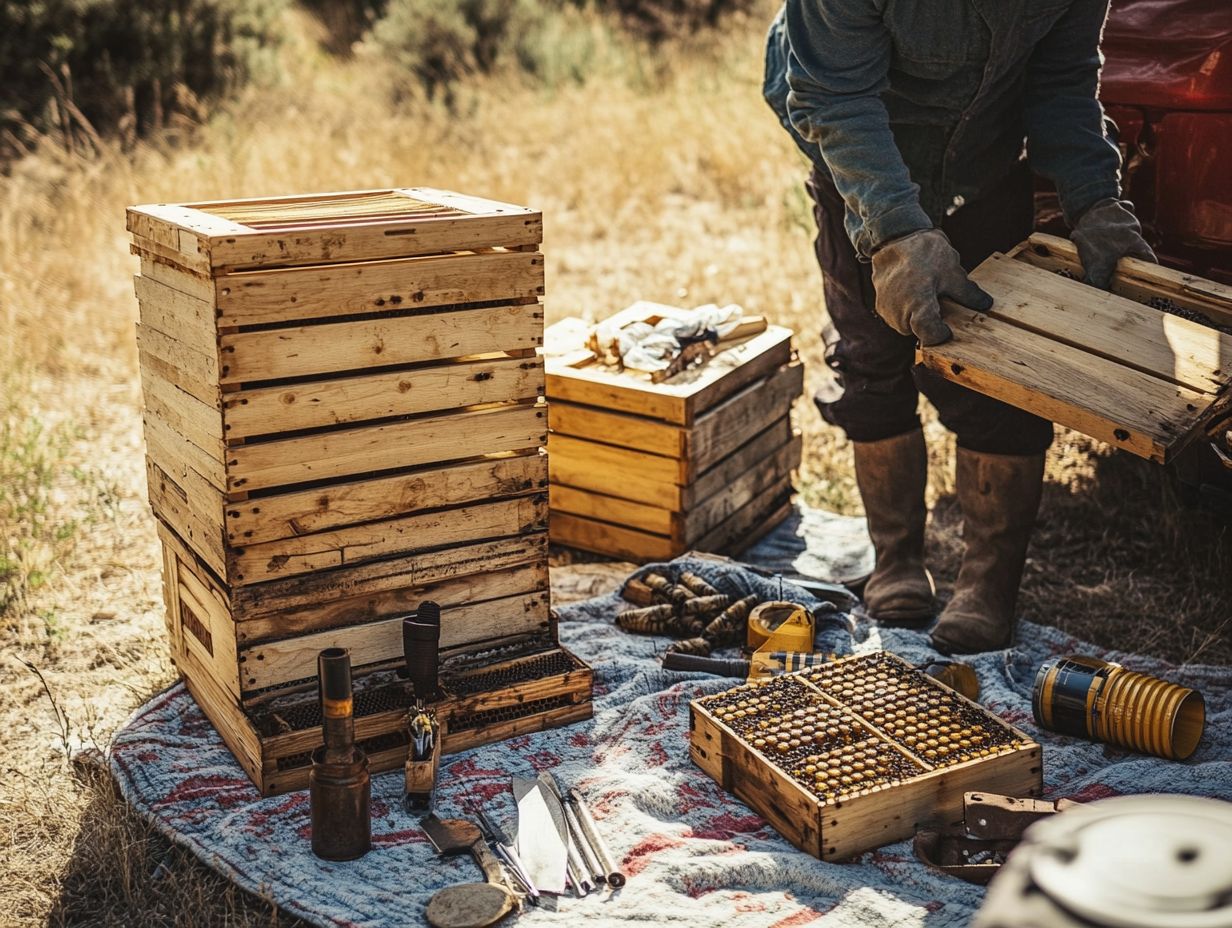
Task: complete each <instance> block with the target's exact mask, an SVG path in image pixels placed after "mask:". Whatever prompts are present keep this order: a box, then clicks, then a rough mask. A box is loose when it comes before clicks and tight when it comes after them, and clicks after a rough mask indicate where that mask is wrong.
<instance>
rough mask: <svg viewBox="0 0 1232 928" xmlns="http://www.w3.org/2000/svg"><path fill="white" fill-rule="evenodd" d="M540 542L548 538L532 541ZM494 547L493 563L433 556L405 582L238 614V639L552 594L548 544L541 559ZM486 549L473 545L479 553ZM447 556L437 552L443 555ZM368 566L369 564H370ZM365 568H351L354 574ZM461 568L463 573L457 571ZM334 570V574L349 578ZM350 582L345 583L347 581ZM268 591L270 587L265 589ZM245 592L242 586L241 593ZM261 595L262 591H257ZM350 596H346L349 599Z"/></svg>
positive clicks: (371, 584)
mask: <svg viewBox="0 0 1232 928" xmlns="http://www.w3.org/2000/svg"><path fill="white" fill-rule="evenodd" d="M530 537H534V538H535V539H537V540H542V539H544V538H545V533H544V532H540V533H538V534H537V535H534V536H530ZM486 544H487V545H490V546H492V547H493V548H494V550H495V552H496V556H494V557H493V558H492V560H491V561H490V562H489V563H487V564H478V565H475V564H461V565H459V564H445V565H442V566H441V569H437V570H434V569H433V568H434V567H435V566H436V565H433V564H431V563H430V561H431V557H430V556H420V557H419V558H418V561H419V562H420V563H421V564H423V563H425V562H428V563H426V566H423V568H422V569H420V570H417V571H416V572H414V573H413V574H407V575H405V576H402V577H398V576H394V575H392V574H391V575H386V576H378V577H375V578H373V579H371V580H369V581H367V582H357V583H356V584H355V585H354V588H353V589H351V590H350V591H349V592H347V591H346V590H345V589H340V590H337V591H334V592H333V593H332V595H330V596H329V597H322V598H320V599H315V600H314V599H312V598H311V597H310V596H308V595H307V594H304V595H301V596H298V597H291V596H288V597H286V598H285V600H284V601H283V605H282V606H281V607H280V608H279V609H277V610H273V611H270V610H267V611H266V612H265V613H264V614H263V615H257V616H247V615H243V614H242V613H240V612H239V611H238V609H237V612H236V615H237V618H242V619H243V621H240V622H238V623H237V625H236V629H235V634H236V637H237V639H238V640H239V642H240V643H241V645H245V646H248V645H251V644H252V643H254V642H259V641H269V640H272V639H280V638H289V637H292V636H294V635H306V634H310V633H312V632H318V631H324V630H326V629H330V628H338V627H340V626H343V625H361V624H364V623H367V622H374V621H377V620H378V619H384V618H389V617H390V616H396V615H406V614H407V613H408V612H412V611H414V610H415V609H417V608H419V604H420V603H421V602H423V601H424V600H425V599H433V600H436V601H437V602H439V603H441V604H442V605H449V606H461V605H465V604H467V603H477V602H479V601H480V600H488V599H497V598H500V597H504V596H511V595H515V594H520V593H533V592H539V591H542V590H546V589H547V555H546V545H545V544H536V545H535V546H534V550H535V551H536V554H535V558H534V559H533V560H528V559H527V558H525V557H521V558H519V557H518V556H517V554H518V552H517V550H516V549H515V548H513V547H510V546H506V548H505V549H504V550H501V549H499V548H495V545H494V544H493V543H486ZM484 546H485V545H467V546H465V547H467V548H470V549H471V550H475V549H478V548H481V547H484ZM440 553H441V552H436V554H437V555H439V554H440ZM396 560H397V561H398V562H400V563H408V562H410V563H415V562H414V561H412V558H411V557H401V558H397V559H396ZM364 566H367V565H364ZM359 569H360V568H350V570H351V571H356V570H359ZM453 569H457V570H459V571H460V572H456V573H455V572H451V571H452V570H453ZM344 572H345V571H342V572H340V571H332V572H331V573H344ZM344 582H345V581H344ZM261 586H262V587H266V586H270V584H262V585H261ZM245 589H251V588H245V587H241V588H240V590H239V591H237V595H238V594H242V593H243V592H244V590H245ZM257 589H258V590H259V589H261V587H258V588H257ZM344 593H345V594H346V595H343V594H344Z"/></svg>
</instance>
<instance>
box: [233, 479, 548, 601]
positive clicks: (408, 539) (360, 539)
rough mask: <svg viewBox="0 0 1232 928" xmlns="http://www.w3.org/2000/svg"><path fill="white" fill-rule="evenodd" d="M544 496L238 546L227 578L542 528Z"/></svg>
mask: <svg viewBox="0 0 1232 928" xmlns="http://www.w3.org/2000/svg"><path fill="white" fill-rule="evenodd" d="M547 509H548V507H547V499H546V496H543V495H539V496H532V497H515V498H514V499H510V500H500V501H498V502H493V503H483V504H480V505H474V506H462V507H457V508H453V509H445V510H440V511H436V512H427V513H419V514H415V515H409V516H402V517H399V518H395V519H386V520H384V521H381V522H376V523H364V524H362V525H353V526H349V527H347V528H339V529H334V530H333V531H329V532H317V533H315V534H311V535H303V536H299V537H296V538H280V539H278V540H276V541H268V542H265V543H263V544H257V545H246V546H244V547H243V548H236V549H235V550H234V552H233V555H232V557H231V558H230V564H229V567H230V570H229V571H228V574H229V577H230V579H231V581H232V582H233V583H236V584H241V585H247V584H252V583H260V582H262V581H264V580H271V579H276V578H281V577H287V576H291V575H293V574H303V573H310V572H313V571H317V570H324V569H327V568H331V567H341V566H342V565H344V564H356V563H360V562H363V561H366V560H373V559H375V558H379V557H386V556H389V555H394V554H400V553H403V552H411V551H417V550H418V551H422V550H425V549H428V548H436V547H442V546H444V545H456V544H464V543H466V542H468V541H475V540H478V539H485V538H500V537H504V536H509V535H520V534H524V533H529V532H534V531H536V530H542V528H543V526H544V524H545V522H546V519H547Z"/></svg>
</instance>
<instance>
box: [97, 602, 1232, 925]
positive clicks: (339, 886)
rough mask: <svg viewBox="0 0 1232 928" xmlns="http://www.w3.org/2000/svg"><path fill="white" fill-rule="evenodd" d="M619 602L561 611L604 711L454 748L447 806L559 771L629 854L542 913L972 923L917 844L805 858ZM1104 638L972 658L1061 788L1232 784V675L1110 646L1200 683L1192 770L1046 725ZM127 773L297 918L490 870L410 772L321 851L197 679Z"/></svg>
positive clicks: (167, 821)
mask: <svg viewBox="0 0 1232 928" xmlns="http://www.w3.org/2000/svg"><path fill="white" fill-rule="evenodd" d="M619 608H620V603H619V600H618V599H617V598H616V597H615V595H609V596H604V597H599V598H597V599H591V600H587V601H584V602H577V603H572V604H569V605H566V606H563V607H562V608H561V609H560V614H561V620H562V621H561V626H560V633H561V640H562V642H563V643H564V644H565V645H567V646H568V647H569V648H570V649H572V650H573V651H575V652H576V653H577V654H578V655H579V656H581V657H582V658H583V659H585V660H586V661H588V662H589V663H590V664H591V665H592V666H593V667H594V669H595V673H596V688H595V718H594V719H593V721H589V722H583V723H579V724H576V725H573V726H570V727H568V728H564V729H559V730H556V731H550V732H542V733H539V734H534V735H528V736H523V737H518V738H514V739H512V740H510V741H507V742H504V743H502V744H495V745H489V746H487V747H483V748H479V749H476V750H474V751H470V752H467V753H465V754H460V755H456V756H453V757H450V758H447V759H446V760H445V762H444V763H443V765H442V772H441V788H440V791H439V803H440V806H441V810H442V814H462V812H463V810H462V806H461V800H462V799H463V798H464V797H465V796H466V794H467V793H468V792H469V793H470V794H472V795H475V796H480V797H484V798H485V799H488V800H490V805H489V808H490V809H491V810H492V811H493V812H494V813H496V815H497V817H506V816H508V815H510V814H511V812H512V801H511V796H510V794H509V788H508V784H509V777H510V775H514V776H531V777H533V776H534V775H535V774H536V773H537V772H538V771H541V770H552V771H553V772H554V773H555V774H556V775H557V777H558V778H559V779H560V780H562V781H563V782H566V783H570V784H577V785H579V786H580V787H581V789H582V791H583V792H584V793H585V794H586V795H587V796H588V797H589V798H590V799H591V800H592V806H593V808H594V810H595V813H596V817H598V818H600V819H601V820H602V821H601V828H602V830H603V832H604V834H605V836H606V838H607V840H608V842H609V844H610V845H611V847H612V850H613V852H614V854H616V855H618V856H619V857H620V858H621V859H622V860H623V867H624V869H625V871H626V872H627V873H628V874H629V878H630V879H629V885H628V886H627V887H625V889H624V890H622V891H620V892H619V893H616V894H603V895H598V894H595V895H592V896H589V897H587V898H585V899H581V900H578V899H572V898H570V899H564V900H562V901H561V905H560V911H559V912H556V913H551V912H547V911H542V910H536V909H528V910H527V911H526V912H525V914H524V915H523V916H522V918H523V923H524V924H534V925H537V924H563V923H565V922H567V921H570V920H573V919H575V918H577V917H585V918H587V920H588V924H591V923H593V924H604V923H613V924H615V923H619V922H631V921H647V922H655V923H659V924H680V925H689V926H706V925H715V926H719V925H722V926H725V928H730V926H753V925H758V926H763V925H780V926H787V925H801V924H805V923H809V922H812V921H814V920H815V919H817V918H821V919H822V923H824V924H827V925H834V926H847V925H851V926H855V925H865V926H867V925H928V926H929V928H944V926H959V925H966V924H967V922H968V920H969V919H970V917H971V915H972V913H973V912H974V910H975V909H976V908H977V907H978V906H979V904H980V901H981V899H982V896H983V890H982V889H980V888H978V887H974V886H970V885H968V884H966V883H962V882H960V881H958V880H955V879H950V878H946V877H943V876H940V875H938V874H936V873H933V872H932V871H930V870H928V869H927V868H925V867H924V866H923V865H922V864H920V863H918V862H917V861H916V860H915V859H914V858H913V857H912V854H911V849H910V845H909V842H901V843H899V844H894V845H891V846H888V847H885V848H882V849H881V850H879V851H876V852H873V853H869V854H865V855H863V856H862V857H861V858H859V859H858V860H856V861H854V862H852V863H848V864H823V863H820V862H819V861H817V860H814V859H813V858H811V857H809V856H807V855H805V854H803V853H800V852H798V851H796V850H794V849H793V848H792V847H791V846H790V845H789V844H788V843H787V842H786V841H784V840H783V839H782V838H780V837H779V836H778V835H777V834H776V833H775V832H774V831H773V830H772V829H771V828H770V827H769V826H768V825H767V824H766V823H765V822H764V821H763V820H762V819H761V818H759V817H758V816H757V815H755V814H753V813H752V812H751V811H750V810H749V809H748V808H747V807H746V806H744V805H743V804H741V803H740V802H739V801H737V800H735V799H734V798H733V797H731V796H729V795H727V794H725V793H724V792H723V791H722V790H721V789H720V788H719V787H718V786H717V785H716V784H715V783H714V782H713V781H712V780H711V779H710V778H709V777H707V776H705V775H703V774H702V773H701V772H700V771H698V770H697V769H696V768H694V767H693V766H692V764H691V763H690V761H689V759H688V747H687V732H688V702H689V700H690V699H692V698H693V697H695V696H699V695H701V694H704V693H712V692H717V691H719V690H722V689H725V688H727V687H728V686H730V685H731V682H732V681H730V680H720V679H716V678H710V677H704V676H695V675H694V676H689V675H684V676H682V675H677V674H670V673H667V672H665V671H663V670H662V669H661V668H660V667H659V663H658V658H659V656H660V655H661V654H662V652H663V651H664V649H665V648H666V646H667V644H668V643H669V642H668V639H664V638H653V637H641V636H632V635H626V634H624V633H623V632H621V631H619V630H618V629H617V628H616V627H615V626H614V625H613V624H612V618H613V616H614V614H615V612H616V611H617V610H618V609H619ZM855 637H856V642H855V650H856V651H857V652H864V651H870V650H875V649H877V648H880V647H885V648H888V649H890V650H893V651H896V652H898V653H900V654H902V655H903V656H904V657H906V658H907V659H909V660H913V661H914V660H921V659H923V658H925V657H928V656H934V655H933V652H931V651H930V650H929V648H928V646H927V643H926V639H925V637H924V636H923V635H922V634H919V633H916V632H910V631H903V630H878V629H875V628H869V627H867V626H856V635H855ZM1069 652H1083V653H1095V652H1094V649H1093V648H1091V646H1089V645H1086V644H1084V643H1082V642H1080V641H1075V640H1073V639H1070V638H1068V637H1066V636H1064V635H1062V634H1061V633H1060V632H1058V631H1056V630H1055V629H1051V628H1047V627H1043V626H1039V625H1031V624H1024V625H1023V626H1022V631H1021V643H1020V645H1019V646H1018V647H1017V648H1016V649H1015V650H1013V651H1009V652H994V653H990V654H983V655H979V656H976V657H974V658H972V659H971V663H972V664H973V665H974V666H975V668H976V670H977V672H978V674H979V677H980V683H981V685H982V687H983V697H982V702H983V703H984V704H985V705H986V706H987V707H988V708H989V709H991V710H992V711H993V712H996V713H997V714H998V715H1000V716H1002V717H1003V718H1005V719H1006V720H1007V721H1009V722H1011V723H1012V724H1014V725H1016V726H1018V727H1020V728H1022V729H1023V730H1024V731H1026V732H1028V733H1030V734H1032V735H1035V736H1036V737H1038V738H1039V740H1040V741H1041V742H1042V743H1043V745H1044V758H1045V771H1046V779H1045V785H1046V789H1047V793H1048V795H1049V796H1050V797H1057V796H1069V797H1072V798H1075V799H1079V800H1093V799H1098V798H1102V797H1105V796H1112V795H1117V794H1120V793H1141V792H1183V793H1193V794H1197V795H1203V796H1219V797H1227V796H1228V795H1229V794H1230V793H1232V696H1230V694H1229V687H1230V686H1232V670H1229V669H1227V668H1216V667H1203V666H1191V667H1184V668H1174V667H1169V666H1167V665H1164V664H1162V663H1160V662H1158V661H1155V660H1152V659H1150V658H1145V657H1140V656H1133V655H1122V654H1115V653H1113V654H1107V655H1104V656H1107V657H1110V658H1112V659H1117V660H1122V661H1124V662H1125V663H1127V664H1128V665H1130V666H1131V667H1133V668H1134V669H1137V670H1141V671H1145V672H1150V673H1157V674H1160V675H1161V676H1164V677H1166V678H1168V679H1171V680H1175V681H1177V682H1181V683H1184V684H1186V685H1188V686H1193V687H1196V688H1199V689H1201V690H1202V691H1203V692H1204V693H1205V695H1206V699H1207V709H1208V726H1207V733H1206V737H1205V739H1204V740H1203V743H1202V745H1201V747H1200V748H1199V749H1198V751H1197V753H1196V754H1195V755H1194V757H1193V758H1192V759H1191V760H1190V761H1189V762H1187V763H1184V764H1176V763H1170V762H1167V761H1162V760H1157V759H1154V758H1147V757H1139V756H1135V755H1131V754H1127V753H1125V752H1123V751H1120V750H1118V749H1115V748H1110V747H1107V746H1105V745H1100V744H1093V743H1088V742H1085V741H1081V740H1077V739H1073V738H1066V737H1062V736H1058V735H1054V734H1051V733H1048V732H1040V731H1038V730H1037V729H1036V727H1035V724H1034V722H1033V720H1032V718H1031V708H1030V688H1031V682H1032V678H1033V675H1034V672H1035V669H1036V668H1037V667H1038V666H1039V664H1040V663H1041V662H1042V661H1043V660H1044V659H1046V658H1048V657H1050V656H1053V655H1056V654H1063V653H1069ZM110 763H111V768H112V770H113V772H114V774H115V777H116V779H117V781H118V782H119V784H120V787H121V789H122V790H123V792H124V795H125V796H126V797H127V798H128V800H129V801H130V802H131V803H132V804H133V806H134V807H135V808H136V809H137V810H138V811H139V812H140V813H142V814H144V815H146V816H149V817H150V818H151V819H152V820H153V821H154V822H155V823H156V825H157V827H158V828H160V829H161V830H162V831H164V832H165V833H166V834H168V835H169V836H170V837H171V838H172V839H173V840H175V841H177V842H179V843H180V844H182V845H184V846H186V847H187V848H189V849H190V850H192V851H193V852H194V853H195V854H197V855H198V856H199V857H200V858H201V859H202V860H203V861H205V862H206V863H207V864H208V865H209V866H211V867H213V868H214V869H216V870H217V871H218V872H220V873H222V874H224V875H225V876H227V877H228V878H230V879H232V880H234V881H235V882H236V883H238V884H239V885H241V886H243V887H244V888H246V889H249V890H251V891H253V892H256V893H258V894H259V895H261V896H263V897H265V898H270V899H273V900H275V901H276V902H277V903H278V904H279V905H280V906H282V908H284V909H285V910H286V911H287V912H289V913H292V914H294V915H298V916H301V917H303V918H304V919H306V920H308V921H310V922H313V923H315V924H319V925H347V926H372V928H375V926H379V925H404V924H414V923H418V922H420V921H421V919H422V914H423V910H424V906H425V904H426V902H427V899H428V897H429V896H430V895H431V894H432V892H433V891H435V890H436V889H439V888H440V887H443V886H446V885H449V884H451V883H457V882H464V881H468V880H473V879H475V878H477V873H478V871H477V870H476V869H475V867H474V865H473V864H472V863H470V862H469V861H468V860H465V859H460V858H454V859H450V860H445V861H438V860H437V859H435V857H434V856H433V852H432V849H431V847H430V845H429V844H428V843H427V840H426V838H425V837H424V835H423V834H422V833H421V832H420V831H419V829H418V826H417V824H416V822H415V820H413V819H412V818H411V817H410V816H408V815H407V814H405V813H404V812H402V810H401V805H400V802H399V799H400V790H401V773H397V772H395V773H390V774H384V775H381V776H379V777H376V778H375V779H374V781H373V789H372V811H373V829H372V830H373V838H374V841H373V845H374V849H373V851H372V852H371V853H370V854H368V856H367V857H365V858H363V859H361V860H358V861H353V862H350V863H344V864H337V863H327V862H325V861H321V860H318V859H316V858H315V857H313V856H312V853H311V851H310V849H309V841H308V804H307V794H306V793H303V792H301V793H295V794H291V795H287V796H276V797H271V798H269V799H262V798H260V796H258V794H257V792H256V790H255V789H254V788H253V786H252V785H251V784H250V783H249V782H248V779H247V778H246V777H245V775H244V773H243V772H242V771H241V770H240V768H239V766H238V765H237V764H236V763H235V761H234V760H233V759H232V758H231V755H230V754H229V753H228V752H227V750H226V748H225V747H224V746H223V745H222V743H221V742H220V741H219V739H218V737H217V736H216V735H215V734H214V732H213V730H212V729H211V728H210V726H209V724H208V722H206V720H205V719H204V717H203V716H202V714H201V713H200V711H199V710H198V709H197V708H196V706H195V704H194V703H193V702H192V700H191V698H190V697H189V696H188V694H187V693H186V692H185V690H184V689H183V687H182V686H180V685H176V686H174V687H172V688H171V689H169V690H167V691H165V692H164V693H162V694H160V695H159V696H157V697H155V698H154V699H153V700H151V701H150V702H149V703H148V704H147V705H145V706H144V707H142V708H141V709H140V710H139V711H138V712H137V713H136V714H134V716H133V717H132V718H131V719H130V720H129V722H128V723H127V724H126V725H125V726H124V728H123V729H122V730H121V731H120V732H119V733H118V734H117V735H116V737H115V740H114V743H113V746H112V748H111V752H110Z"/></svg>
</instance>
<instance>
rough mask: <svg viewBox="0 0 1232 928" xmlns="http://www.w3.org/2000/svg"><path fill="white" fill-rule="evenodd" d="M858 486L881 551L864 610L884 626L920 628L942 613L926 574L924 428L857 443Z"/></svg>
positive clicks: (876, 546) (875, 545)
mask: <svg viewBox="0 0 1232 928" xmlns="http://www.w3.org/2000/svg"><path fill="white" fill-rule="evenodd" d="M852 444H853V446H854V447H855V454H856V483H857V484H858V485H859V487H860V497H861V498H862V499H863V500H864V512H865V513H866V515H867V518H868V534H869V536H870V537H871V538H872V540H873V548H874V549H875V550H876V552H877V563H876V566H875V567H874V569H873V575H872V576H871V577H869V579H868V583H867V584H865V586H864V610H865V612H867V613H868V615H869V616H871V617H872V618H873V619H875V620H877V621H878V622H880V623H881V624H883V625H902V626H906V627H909V628H912V627H914V628H918V627H920V626H923V625H926V624H927V623H928V622H930V621H931V620H932V617H933V616H934V615H935V614H936V611H937V606H936V602H935V600H934V599H933V592H934V590H933V582H932V578H930V577H929V576H928V572H927V571H926V570H925V569H924V521H925V519H926V517H927V515H928V513H927V511H926V510H925V508H924V483H925V481H926V479H927V477H928V449H927V448H926V447H925V445H924V433H923V432H921V431H920V430H919V429H915V430H914V431H911V432H907V433H906V434H905V435H897V436H895V437H894V438H885V439H882V440H881V441H857V442H852Z"/></svg>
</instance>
